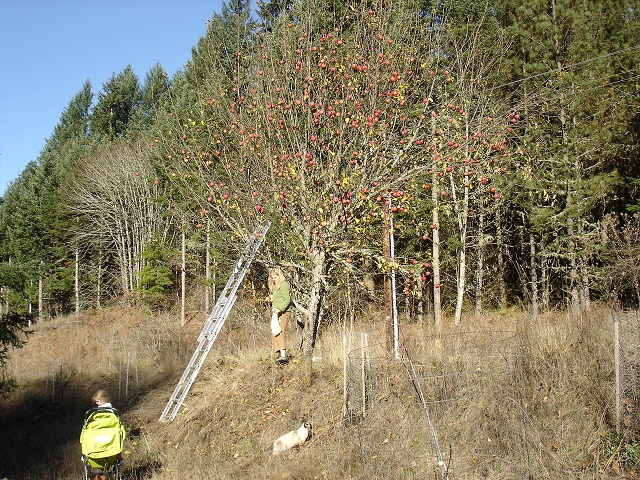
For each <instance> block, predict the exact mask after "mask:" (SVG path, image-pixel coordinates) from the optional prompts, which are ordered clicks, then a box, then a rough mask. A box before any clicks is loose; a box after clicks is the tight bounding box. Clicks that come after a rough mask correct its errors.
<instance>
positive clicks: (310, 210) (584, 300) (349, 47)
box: [0, 0, 640, 353]
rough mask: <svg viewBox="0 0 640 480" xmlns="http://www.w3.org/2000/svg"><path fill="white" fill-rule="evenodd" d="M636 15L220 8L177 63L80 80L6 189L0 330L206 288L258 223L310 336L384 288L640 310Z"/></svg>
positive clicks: (392, 6) (265, 256)
mask: <svg viewBox="0 0 640 480" xmlns="http://www.w3.org/2000/svg"><path fill="white" fill-rule="evenodd" d="M639 20H640V19H639V17H638V10H637V5H635V4H634V2H633V1H631V0H622V1H616V2H609V1H607V0H596V1H591V2H585V1H578V2H575V1H571V2H570V1H568V0H557V1H553V2H551V1H548V0H546V1H544V0H528V1H523V0H516V1H509V2H507V1H502V0H495V1H488V2H485V3H483V2H476V1H472V0H451V1H448V2H444V3H442V2H431V1H429V0H424V1H415V0H401V1H397V2H387V1H381V0H373V1H370V2H363V1H350V2H333V1H323V0H299V1H293V0H284V1H283V0H271V1H265V2H259V4H258V5H257V10H255V11H253V13H252V9H251V4H250V2H249V1H247V0H232V1H229V2H227V3H224V4H223V6H222V10H221V12H220V13H219V14H218V13H216V14H214V15H213V18H212V19H211V20H210V21H209V22H208V28H207V32H206V35H205V36H203V37H202V38H201V39H200V40H199V42H198V44H197V45H196V46H194V48H193V49H192V57H191V59H190V60H189V62H188V63H187V66H186V67H185V69H184V70H183V71H180V72H178V73H176V74H175V75H174V76H173V77H172V78H169V77H168V76H167V74H166V72H165V71H164V70H163V68H162V66H161V65H156V66H155V67H154V68H152V69H151V70H150V71H149V72H148V73H147V75H146V77H145V78H144V81H142V82H141V81H140V79H139V78H138V77H137V76H136V74H135V73H134V72H133V71H132V69H131V68H130V67H127V68H126V69H125V70H124V71H122V72H121V73H118V74H114V75H113V76H112V77H111V79H109V81H107V82H106V83H105V84H104V85H103V86H102V90H101V91H100V92H99V93H98V94H97V98H95V103H94V94H93V93H92V86H91V85H90V84H89V83H86V84H85V85H83V86H82V88H81V89H80V91H79V92H78V94H77V95H75V96H74V97H73V98H72V99H71V101H70V102H69V105H68V107H67V108H66V109H65V110H64V111H63V112H62V114H61V117H60V120H59V123H58V125H57V126H56V128H55V129H54V131H53V133H52V135H51V137H50V138H49V139H48V140H47V142H46V145H45V147H44V148H43V150H42V152H41V154H40V156H39V157H38V158H37V159H36V160H34V161H33V162H32V163H30V164H29V165H28V166H27V167H26V168H25V170H24V171H23V172H22V174H21V175H20V176H19V177H18V178H17V179H16V180H15V181H14V182H13V183H12V184H11V185H10V187H9V188H8V190H7V191H6V194H5V196H4V198H2V204H1V205H0V240H1V247H0V260H1V262H2V263H1V264H0V284H1V286H2V304H3V305H2V308H3V314H4V315H3V322H5V328H4V329H3V330H8V331H13V332H15V331H16V330H19V329H21V328H24V327H25V325H26V324H25V323H24V322H25V321H26V320H25V319H27V318H28V315H29V314H31V315H35V313H36V312H37V313H38V314H39V315H40V316H41V318H47V317H52V316H56V315H60V314H67V313H70V312H73V311H80V310H81V309H94V308H101V307H102V306H104V305H106V304H107V303H108V302H109V301H113V299H119V300H120V301H127V302H131V303H136V304H141V305H144V306H145V307H147V308H149V309H151V310H154V309H166V308H175V307H176V306H180V305H181V303H180V301H178V299H179V298H184V296H183V295H181V293H182V291H183V289H184V288H188V289H190V290H193V289H194V288H195V287H199V286H201V287H202V288H203V290H206V294H207V302H209V300H210V299H212V298H214V297H215V289H216V287H217V285H219V284H224V282H225V281H226V277H227V275H228V274H229V272H230V271H231V269H232V268H233V266H234V265H235V262H236V260H237V257H238V253H239V252H240V251H241V250H242V249H243V248H244V246H245V245H246V243H247V242H248V240H249V238H250V235H252V234H253V232H255V231H256V229H257V228H260V227H261V226H263V225H265V224H266V222H267V221H269V222H272V225H271V227H270V230H269V233H268V236H267V238H266V241H265V245H264V246H263V250H262V253H261V255H260V258H258V259H256V261H255V263H254V265H253V270H254V272H255V271H257V272H258V273H259V272H260V270H261V269H262V268H264V267H266V266H269V265H272V264H279V265H281V266H283V267H285V269H286V272H287V274H288V275H289V277H290V279H291V283H292V285H293V288H294V294H295V296H296V304H297V308H298V310H299V311H300V312H302V313H303V315H304V318H305V322H306V325H307V327H308V328H306V329H305V340H304V349H305V351H306V352H307V353H310V352H311V350H312V349H313V344H314V342H315V338H316V335H317V332H318V328H319V327H320V326H321V324H322V323H323V322H330V321H335V320H340V319H347V318H350V317H351V316H352V315H355V314H357V311H358V310H359V309H361V308H362V307H363V305H365V304H366V303H368V302H371V301H376V300H377V299H380V300H382V299H383V298H384V297H387V299H388V300H389V299H390V298H389V297H391V295H392V293H393V295H394V296H395V297H396V304H397V305H398V308H399V309H400V312H401V314H403V315H406V316H408V317H409V318H412V319H418V320H424V321H430V322H434V323H435V324H436V325H440V323H441V322H442V317H443V315H444V313H450V314H451V315H452V316H453V318H454V321H455V322H456V323H460V322H461V321H462V317H463V312H465V311H472V312H473V311H475V312H478V313H479V312H481V311H482V310H483V309H494V308H505V307H507V306H509V305H514V304H515V305H522V306H525V308H527V309H529V310H530V311H531V312H532V314H533V315H534V316H535V315H538V314H539V313H540V312H543V311H548V310H551V309H558V308H561V309H567V310H570V311H572V312H575V313H579V312H580V311H583V310H585V309H588V308H589V303H590V302H591V301H593V300H604V301H615V302H618V303H619V304H622V305H625V306H629V305H635V306H637V305H638V301H639V299H640V273H639V272H640V247H639V244H640V223H638V219H637V218H636V217H634V213H635V212H636V211H638V210H639V209H640V200H639V197H638V188H639V187H640V180H639V179H640V148H639V145H640V138H639V136H640V93H639V88H640V87H639V85H640V83H639V82H638V78H639V67H638V65H640V44H639V43H638V38H640V29H639V25H640V23H639ZM258 277H259V275H258ZM256 278H257V277H256ZM185 285H187V287H185ZM392 287H395V289H394V290H392ZM386 305H391V303H390V302H389V301H387V302H386ZM207 306H208V303H207ZM181 308H182V312H183V315H184V309H185V306H184V303H182V305H181ZM10 312H13V314H12V315H9V313H10Z"/></svg>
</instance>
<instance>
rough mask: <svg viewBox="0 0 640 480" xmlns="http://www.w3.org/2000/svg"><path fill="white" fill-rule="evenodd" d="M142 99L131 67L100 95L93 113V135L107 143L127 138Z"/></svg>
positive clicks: (106, 86) (111, 82) (115, 76)
mask: <svg viewBox="0 0 640 480" xmlns="http://www.w3.org/2000/svg"><path fill="white" fill-rule="evenodd" d="M140 98H141V92H140V85H139V82H138V77H137V76H136V74H135V73H134V72H133V70H132V69H131V66H130V65H128V66H127V67H126V68H125V69H124V70H123V71H122V72H121V73H119V74H117V75H115V74H114V75H112V76H111V79H110V80H109V81H108V82H106V83H105V84H104V85H103V89H102V91H101V92H100V93H98V102H97V104H96V105H95V107H94V109H93V112H92V114H91V120H90V133H91V135H92V136H93V137H95V138H98V139H102V138H104V139H106V140H107V141H113V140H114V139H116V138H119V137H124V136H126V134H127V130H128V128H129V122H130V121H131V120H132V116H133V114H134V111H135V109H136V108H137V107H138V105H139V102H140Z"/></svg>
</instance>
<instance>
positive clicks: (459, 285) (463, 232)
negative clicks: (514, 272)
mask: <svg viewBox="0 0 640 480" xmlns="http://www.w3.org/2000/svg"><path fill="white" fill-rule="evenodd" d="M465 183H466V184H468V183H469V177H465ZM454 186H455V184H454V182H453V176H452V177H451V188H452V191H453V192H454V199H453V200H454V204H455V205H456V215H457V217H458V240H459V241H460V246H459V247H458V279H457V282H456V311H455V314H454V317H453V323H454V325H460V324H461V323H462V306H463V302H464V291H465V288H466V284H467V224H468V220H469V189H468V188H467V187H463V188H464V194H463V195H462V206H459V205H458V202H457V201H456V200H457V199H456V198H455V190H454Z"/></svg>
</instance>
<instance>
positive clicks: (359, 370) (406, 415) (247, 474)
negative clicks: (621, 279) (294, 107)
mask: <svg viewBox="0 0 640 480" xmlns="http://www.w3.org/2000/svg"><path fill="white" fill-rule="evenodd" d="M203 318H204V314H198V315H196V316H194V317H193V318H192V319H191V320H190V321H189V323H188V325H186V326H184V327H180V326H179V325H178V321H177V320H176V319H175V317H170V316H148V315H145V314H143V313H141V312H139V311H138V310H131V309H130V310H122V309H118V308H111V309H106V310H104V311H102V312H100V313H96V314H91V315H88V314H87V315H81V316H79V317H75V316H72V317H68V318H65V319H58V320H55V321H51V322H46V323H44V324H37V325H35V328H34V330H35V333H34V334H33V335H32V336H31V337H30V339H29V343H28V344H27V346H26V347H25V348H23V349H21V350H19V351H16V352H14V353H13V355H12V360H11V362H10V364H9V365H8V367H7V369H6V372H5V380H6V384H7V385H12V388H11V389H10V391H8V392H6V393H5V395H4V397H3V398H2V403H1V404H0V405H1V406H0V431H1V434H0V478H8V479H11V480H17V479H25V480H29V479H65V480H66V479H78V478H82V465H81V462H80V460H79V458H80V446H79V443H78V436H79V433H80V429H81V426H82V418H83V414H84V412H85V410H86V409H87V408H89V407H91V400H90V399H91V395H92V393H93V392H94V391H95V390H97V389H98V388H106V389H107V390H108V391H109V392H110V393H111V395H112V397H113V403H114V404H115V406H117V407H119V408H120V409H121V411H122V413H123V418H124V420H125V423H126V425H127V430H128V438H127V442H126V447H125V455H124V456H125V478H127V479H143V478H145V479H152V478H153V479H157V480H170V479H171V480H173V479H184V478H213V479H229V478H252V479H255V480H259V479H281V478H290V479H356V478H357V479H361V478H389V479H400V478H434V479H435V478H441V475H442V472H443V471H444V469H445V468H448V474H449V478H450V479H453V478H455V479H465V480H466V479H520V478H535V479H558V478H572V479H577V478H581V479H582V478H584V479H587V478H589V479H591V478H593V479H596V478H605V477H606V476H607V475H612V476H614V475H617V476H618V478H637V474H636V473H635V472H636V470H637V467H638V457H639V456H640V455H639V454H638V444H637V443H636V442H635V441H634V440H633V438H629V437H627V438H626V439H622V438H620V437H617V436H616V435H615V434H614V433H613V432H614V431H615V430H614V429H612V425H613V410H612V405H613V403H614V389H613V387H614V374H613V353H612V352H613V350H612V345H611V321H610V314H609V312H608V311H607V310H606V309H597V310H594V311H593V312H591V313H590V314H589V315H586V316H584V317H581V318H577V319H576V318H569V317H567V316H563V315H550V316H547V317H544V318H542V319H540V320H539V321H537V322H532V320H531V319H530V318H529V317H528V316H527V315H526V314H523V313H521V312H515V311H514V312H503V313H502V314H500V315H497V314H495V315H487V316H484V317H480V318H474V317H470V318H468V319H466V320H465V323H464V326H463V327H458V328H453V327H452V326H449V325H445V327H444V329H443V331H442V332H439V333H438V332H435V331H434V330H433V329H432V327H431V326H426V325H425V326H422V325H417V324H410V325H405V324H403V325H402V327H401V333H402V337H403V339H402V349H401V352H402V356H401V358H399V359H395V358H393V356H389V355H387V354H386V353H385V349H384V348H383V344H384V338H383V336H382V324H381V321H380V319H381V318H382V316H381V314H379V313H378V312H376V311H371V312H367V313H363V314H361V316H360V318H357V319H356V320H354V322H352V323H351V322H350V323H349V324H339V323H336V324H333V325H329V326H327V327H325V329H324V330H323V333H322V335H321V337H320V339H319V342H318V345H317V348H316V350H315V356H316V357H317V358H315V361H313V362H312V361H310V360H311V359H303V358H302V357H300V356H299V352H298V350H299V348H298V347H299V342H300V334H301V332H300V331H292V332H291V335H290V338H289V346H290V347H289V351H290V352H291V354H292V355H293V361H292V362H291V363H289V364H288V365H286V366H284V367H280V366H276V365H274V364H273V362H272V361H271V359H270V354H269V345H270V343H269V342H270V340H269V331H268V318H267V317H266V312H264V311H263V309H262V308H261V307H260V306H259V305H254V304H252V303H251V302H246V301H245V302H243V301H240V302H239V303H238V304H237V305H236V306H235V307H234V310H233V312H232V315H231V317H230V318H229V319H228V320H227V322H226V324H225V326H224V327H223V330H222V331H221V333H220V335H219V336H218V339H217V340H216V343H215V344H214V347H213V349H212V350H211V352H210V354H209V356H208V358H207V361H206V363H205V365H204V367H203V369H202V371H201V372H200V375H199V377H198V379H197V380H196V382H195V384H194V385H193V387H192V389H191V391H190V392H189V395H188V396H187V398H186V401H185V403H184V404H183V406H182V409H181V410H180V412H179V413H178V415H177V417H176V419H175V421H173V422H169V423H160V422H158V419H159V417H160V414H161V413H162V410H163V408H164V406H165V404H166V402H167V400H168V399H169V396H170V395H171V392H172V391H173V388H174V387H175V385H176V382H177V380H178V378H179V376H180V374H181V373H182V371H183V369H184V368H185V366H186V364H187V362H188V360H189V358H190V356H191V354H192V353H193V350H194V349H195V347H196V345H197V344H196V339H197V336H198V333H199V332H200V330H201V328H202V325H203V323H202V319H203ZM303 420H308V421H310V422H311V423H312V425H313V436H312V437H311V439H310V440H309V441H308V442H307V443H306V444H305V445H303V446H301V447H299V448H296V449H293V450H291V451H289V452H286V453H285V454H283V455H281V456H278V457H273V456H271V454H270V452H271V445H272V443H273V441H274V440H275V439H276V438H277V437H278V436H279V435H281V434H282V433H285V432H287V431H289V430H292V429H295V428H297V427H298V426H299V425H300V423H301V422H302V421H303ZM438 460H441V461H442V464H443V465H442V464H441V465H438Z"/></svg>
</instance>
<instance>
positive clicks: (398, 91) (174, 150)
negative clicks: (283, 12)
mask: <svg viewBox="0 0 640 480" xmlns="http://www.w3.org/2000/svg"><path fill="white" fill-rule="evenodd" d="M295 13H297V15H292V16H291V18H299V19H301V20H299V21H296V22H294V21H290V20H289V19H284V18H281V19H279V20H278V21H277V22H275V24H274V26H273V30H272V31H271V32H270V33H269V34H268V35H266V36H265V37H264V39H263V40H262V41H261V43H260V44H259V45H257V48H256V52H255V53H253V54H252V56H251V58H250V59H249V61H250V62H251V68H250V69H249V70H248V71H249V72H250V73H249V74H248V75H247V76H245V77H236V78H235V79H234V80H235V81H234V84H233V85H231V86H229V87H225V86H224V82H218V83H217V85H218V87H217V88H212V87H211V86H212V85H214V82H211V81H209V86H210V89H209V91H207V95H206V96H203V97H202V99H201V102H200V105H198V107H197V108H194V110H193V111H192V112H190V114H186V115H183V118H179V119H176V122H175V124H174V128H173V129H172V130H170V131H169V130H168V131H167V132H166V135H165V136H164V138H163V140H164V141H163V142H162V144H161V145H159V147H160V148H162V149H163V156H164V158H165V167H166V168H167V169H168V171H169V172H170V175H171V178H174V179H176V180H180V181H181V182H182V183H184V184H185V185H187V186H188V187H186V188H188V189H189V191H191V192H192V194H193V200H194V202H196V203H194V209H199V210H200V211H204V212H207V214H208V215H211V217H212V219H213V221H214V222H216V223H217V224H219V225H220V228H225V229H226V230H227V231H228V232H233V233H235V234H236V235H237V236H238V237H239V238H241V239H242V238H244V239H246V238H247V237H248V235H250V234H251V233H252V232H253V231H254V230H255V228H256V226H257V225H260V224H263V223H264V222H265V221H267V220H271V221H272V222H273V227H272V231H271V232H270V234H269V237H268V239H267V246H268V251H269V254H270V255H271V257H272V260H271V261H272V262H277V263H279V264H281V265H282V266H284V267H286V269H287V270H288V272H289V274H290V277H291V278H292V279H293V283H294V288H296V289H298V291H299V292H300V293H299V296H298V297H297V298H296V305H297V307H298V308H299V309H300V310H301V311H302V312H304V314H305V318H306V320H305V325H306V328H305V333H304V341H303V352H304V353H305V354H307V355H308V354H310V353H311V352H312V350H313V346H314V343H315V339H316V334H317V328H318V324H319V319H320V316H321V312H322V309H323V307H324V306H323V301H324V300H325V299H326V295H327V291H328V289H329V288H332V287H335V286H336V285H343V286H344V285H346V283H347V282H349V284H350V285H351V284H353V283H354V282H355V285H354V286H358V287H362V281H361V279H362V277H363V275H364V273H363V272H360V273H359V274H357V275H356V274H354V271H355V270H356V269H357V268H362V269H365V268H367V269H370V268H371V265H373V266H377V269H378V270H379V271H381V272H387V271H389V269H390V268H392V267H393V268H398V269H406V270H408V269H409V268H410V267H407V266H405V265H404V262H403V261H402V260H399V261H398V262H397V264H395V265H391V263H390V262H389V259H388V258H385V256H384V254H383V251H382V245H381V243H382V240H383V237H384V235H383V234H382V232H383V228H382V225H383V224H386V223H387V219H386V216H387V215H388V212H389V210H390V207H391V208H392V209H393V210H394V213H396V214H398V215H400V216H402V215H404V216H405V218H406V219H410V217H411V213H412V210H411V209H413V208H416V207H417V206H418V205H419V202H418V201H417V200H421V199H420V198H419V197H417V196H416V195H415V194H414V193H412V192H413V191H415V188H414V187H415V185H416V184H418V183H419V184H420V185H422V184H423V183H424V182H422V181H421V179H423V178H425V177H429V178H431V177H433V179H434V184H435V183H437V185H435V186H437V187H438V188H439V187H440V185H439V184H440V183H442V182H443V181H444V179H442V180H441V179H440V177H439V176H438V174H439V172H440V171H441V170H445V171H446V164H447V162H448V160H447V158H448V157H445V156H444V155H446V154H448V150H447V149H452V148H454V147H453V144H452V145H448V142H449V141H450V142H455V141H458V142H459V141H460V140H459V139H458V138H457V137H455V135H457V134H458V131H456V133H455V135H454V133H453V132H452V131H451V128H453V127H451V128H445V125H449V124H451V125H458V124H459V123H460V122H459V121H458V120H457V119H456V120H455V121H456V122H457V123H451V122H449V118H451V117H454V116H463V115H464V114H463V112H460V107H459V106H457V105H456V106H453V105H452V106H451V107H450V106H449V105H448V103H446V102H444V103H443V101H442V99H441V98H440V97H442V98H443V99H444V98H445V97H444V96H442V93H440V92H445V91H446V89H447V88H448V87H447V84H448V83H450V82H451V80H450V78H449V76H448V75H447V74H446V73H445V72H444V71H443V70H442V68H440V67H439V65H438V63H439V62H441V61H443V59H442V58H439V57H438V55H437V48H435V46H436V44H437V41H438V40H437V38H435V37H433V38H431V37H430V35H429V34H428V33H425V32H429V31H431V30H432V29H431V30H430V29H429V28H428V27H429V24H428V22H429V20H428V19H427V18H421V17H420V16H416V15H415V13H414V12H411V11H403V10H395V9H391V8H386V7H383V6H382V4H380V5H377V7H372V6H366V5H363V4H361V5H358V6H354V7H353V8H352V9H351V14H350V15H347V16H346V17H344V18H343V19H341V20H339V21H337V22H336V24H335V26H333V27H332V28H329V29H318V30H316V29H315V28H314V21H313V19H314V17H313V16H312V15H310V14H307V13H306V12H303V11H300V12H295ZM238 55H239V56H244V55H245V53H244V52H238ZM456 107H457V108H456ZM454 112H455V115H454ZM440 123H443V124H444V125H443V126H438V125H439V124H440ZM446 138H450V140H443V139H446ZM442 141H444V143H445V146H442V145H441V142H442ZM470 141H471V140H470ZM473 141H476V139H473ZM483 141H486V142H487V147H488V148H491V147H490V142H489V140H478V143H481V142H483ZM440 151H442V153H441V154H439V155H438V153H439V152H440ZM461 161H463V160H461ZM469 163H471V161H470V160H469ZM468 167H469V169H471V168H473V166H472V165H471V164H470V165H469V166H468ZM429 172H432V173H429ZM433 172H435V173H433ZM436 181H437V182H436ZM442 188H443V189H444V187H442ZM452 194H453V193H452V192H451V191H450V190H448V193H447V197H449V196H450V195H452ZM392 199H393V200H392ZM407 222H408V223H407V224H411V221H410V220H407ZM399 225H400V226H402V225H403V223H402V222H400V223H399ZM400 228H402V227H400ZM415 230H416V229H415V228H413V227H412V231H415ZM329 308H330V307H329Z"/></svg>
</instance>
